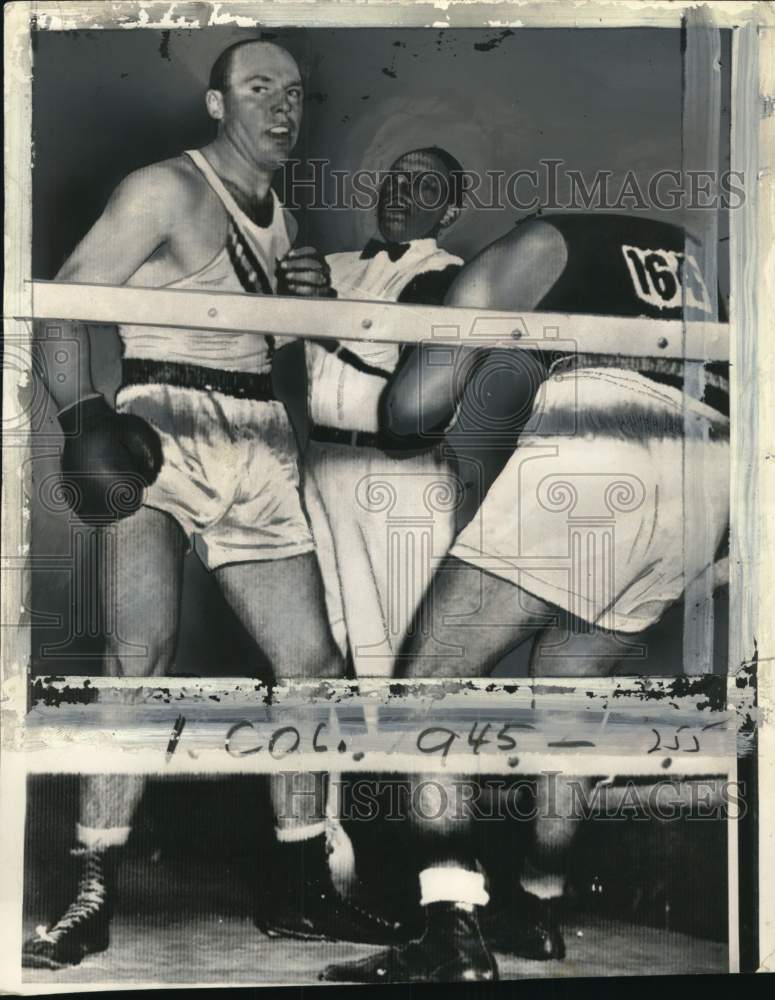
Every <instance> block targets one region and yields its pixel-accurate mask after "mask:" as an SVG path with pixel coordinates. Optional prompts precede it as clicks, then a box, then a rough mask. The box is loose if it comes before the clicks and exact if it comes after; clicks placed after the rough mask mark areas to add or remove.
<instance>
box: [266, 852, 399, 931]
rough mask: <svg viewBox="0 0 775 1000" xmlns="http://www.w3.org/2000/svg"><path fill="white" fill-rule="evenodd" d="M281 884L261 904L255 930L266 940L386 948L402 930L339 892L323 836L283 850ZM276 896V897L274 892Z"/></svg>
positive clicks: (278, 872)
mask: <svg viewBox="0 0 775 1000" xmlns="http://www.w3.org/2000/svg"><path fill="white" fill-rule="evenodd" d="M279 850H280V852H281V854H282V855H284V857H283V859H282V861H281V864H280V865H279V866H278V870H277V874H278V875H279V879H280V880H281V881H278V883H277V885H276V886H274V887H270V891H269V892H267V891H263V892H262V893H261V894H260V896H259V899H258V906H257V912H256V915H255V924H256V926H257V927H258V929H259V930H260V931H262V932H263V933H264V934H266V935H267V937H289V938H298V939H301V940H308V941H353V942H360V943H363V944H387V943H391V942H393V941H397V940H399V939H400V933H401V927H400V925H399V924H398V923H397V922H394V921H390V920H386V919H384V918H383V917H381V916H378V915H377V914H375V913H372V912H371V911H370V910H368V909H366V908H365V907H363V906H359V905H358V904H357V903H356V902H354V900H352V899H351V898H349V897H345V896H343V895H341V894H340V893H339V892H337V890H336V888H335V886H334V883H333V880H332V878H331V870H330V868H329V865H328V855H327V848H326V838H325V835H324V834H321V835H319V836H317V837H312V838H310V839H309V840H304V841H300V842H299V843H290V844H283V845H281V846H280V848H279ZM272 890H273V891H272Z"/></svg>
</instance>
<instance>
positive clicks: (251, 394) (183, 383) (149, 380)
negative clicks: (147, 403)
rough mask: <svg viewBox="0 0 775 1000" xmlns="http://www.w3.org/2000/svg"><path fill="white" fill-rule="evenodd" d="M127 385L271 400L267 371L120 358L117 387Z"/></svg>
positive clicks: (271, 388) (273, 395) (270, 385)
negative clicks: (230, 369)
mask: <svg viewBox="0 0 775 1000" xmlns="http://www.w3.org/2000/svg"><path fill="white" fill-rule="evenodd" d="M130 385H169V386H174V387H175V388H177V389H198V390H200V391H201V392H220V393H222V394H223V395H224V396H233V397H234V398H235V399H253V400H256V401H257V402H269V401H270V400H273V399H275V398H276V397H275V393H274V389H273V387H272V376H271V374H270V373H269V372H260V373H254V372H231V371H226V370H224V369H223V368H206V367H205V366H204V365H190V364H187V363H185V362H180V361H153V360H151V359H149V358H124V359H123V361H122V363H121V387H122V388H124V387H126V386H130Z"/></svg>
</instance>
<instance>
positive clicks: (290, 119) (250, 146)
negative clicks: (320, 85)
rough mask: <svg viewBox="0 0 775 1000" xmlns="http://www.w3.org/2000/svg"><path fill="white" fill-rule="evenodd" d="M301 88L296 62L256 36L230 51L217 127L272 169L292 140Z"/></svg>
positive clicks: (298, 117)
mask: <svg viewBox="0 0 775 1000" xmlns="http://www.w3.org/2000/svg"><path fill="white" fill-rule="evenodd" d="M302 99H303V89H302V82H301V74H300V73H299V67H298V66H297V65H296V63H295V61H294V60H293V58H292V57H291V55H290V54H289V53H288V52H286V51H285V49H281V48H280V47H279V46H277V45H272V44H270V43H268V42H256V43H255V45H244V46H242V48H240V49H237V51H236V52H235V53H234V55H233V57H232V62H231V67H230V71H229V86H228V87H227V88H226V91H225V92H224V94H223V117H222V122H223V128H224V131H225V132H226V133H227V134H228V136H229V138H230V139H231V140H232V141H233V142H234V144H235V145H236V146H237V148H238V149H239V150H240V152H241V153H242V154H243V155H244V156H246V157H247V158H248V159H249V160H251V161H252V162H253V163H254V164H255V165H256V166H258V167H262V168H264V169H270V170H276V169H277V167H278V166H279V165H280V164H281V163H282V162H283V161H284V160H286V159H287V158H288V156H289V154H290V152H291V150H292V149H293V147H294V146H295V145H296V140H297V138H298V135H299V126H300V124H301V112H302Z"/></svg>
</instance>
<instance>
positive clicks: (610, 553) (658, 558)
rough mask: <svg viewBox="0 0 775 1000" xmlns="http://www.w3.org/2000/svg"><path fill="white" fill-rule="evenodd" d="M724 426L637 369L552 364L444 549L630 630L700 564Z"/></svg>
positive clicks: (724, 451)
mask: <svg viewBox="0 0 775 1000" xmlns="http://www.w3.org/2000/svg"><path fill="white" fill-rule="evenodd" d="M606 420H608V421H609V423H608V424H606ZM728 433H729V421H728V419H727V418H725V417H723V416H721V415H720V414H719V413H717V412H716V411H715V410H713V409H712V408H710V407H708V406H706V405H705V404H704V403H701V402H699V401H696V400H693V399H690V398H688V397H685V396H684V394H683V393H682V392H681V391H679V390H678V389H675V388H673V387H672V386H668V385H661V384H658V383H656V382H654V381H652V380H650V379H648V378H646V377H644V376H643V375H641V374H639V373H637V372H631V371H625V370H622V369H614V368H598V369H581V370H578V371H575V372H571V373H568V372H565V373H562V374H557V375H553V376H550V377H549V378H548V379H547V380H546V382H545V383H544V384H543V386H542V388H541V391H540V393H539V395H538V397H537V399H536V403H535V405H534V408H533V413H532V415H531V418H530V421H529V424H528V426H527V428H526V430H525V432H524V433H523V436H522V438H521V440H520V443H519V446H518V447H517V449H516V450H515V452H514V454H513V455H512V457H511V458H510V459H509V461H508V463H507V464H506V466H505V467H504V469H503V470H502V471H501V473H500V475H499V476H498V478H497V479H496V480H495V482H494V483H493V485H492V487H491V488H490V490H489V492H488V493H487V496H486V497H485V499H484V501H483V503H482V505H481V507H480V508H479V511H478V513H477V514H476V515H475V517H474V518H473V520H472V521H471V522H469V524H468V525H467V526H466V527H465V529H464V530H463V531H462V532H461V533H460V535H459V536H458V538H457V539H456V541H455V543H454V545H453V546H452V548H451V550H450V551H451V554H452V555H453V556H455V557H456V558H457V559H460V560H462V561H463V562H467V563H470V564H473V565H476V566H478V567H480V568H481V569H483V570H486V571H487V572H488V573H491V574H494V575H495V576H498V577H500V578H502V579H504V580H509V581H510V582H512V583H513V584H515V585H516V586H518V587H519V588H521V589H522V590H525V591H527V592H529V593H531V594H533V595H534V596H535V597H538V598H540V599H542V600H544V601H546V602H548V603H549V604H553V605H555V606H556V607H559V608H562V609H564V610H566V611H569V612H571V613H572V614H574V615H576V616H577V617H578V618H580V619H582V620H583V621H586V622H588V623H590V624H593V625H597V626H599V627H601V628H604V629H608V630H617V631H621V632H640V631H642V630H643V629H645V628H647V627H648V626H649V625H652V624H653V623H655V622H656V621H658V620H659V618H661V616H662V614H663V613H664V611H665V610H666V608H667V607H668V606H669V605H670V604H672V603H674V602H675V601H676V600H678V599H679V598H680V596H681V594H682V593H683V591H684V588H685V587H686V585H687V584H688V583H689V582H691V581H692V580H693V579H695V578H696V577H698V576H699V574H701V573H703V572H705V571H707V570H708V568H709V567H710V566H711V565H712V562H713V558H714V554H715V551H716V548H717V547H718V545H719V543H720V542H721V540H722V537H723V535H724V533H725V531H726V530H727V524H728V519H729V443H728ZM685 477H700V478H699V480H696V481H695V482H700V483H701V484H702V495H703V497H704V506H703V508H702V509H701V510H688V509H685V500H684V496H685V485H684V484H685ZM695 492H696V491H695ZM690 518H704V519H705V523H704V531H703V532H702V533H701V537H704V538H705V540H706V543H707V542H710V544H709V545H708V544H706V545H705V546H700V545H697V544H692V542H691V540H692V537H696V536H692V534H691V532H687V531H686V530H685V523H686V519H690ZM687 539H688V540H689V542H688V543H687ZM701 548H702V551H700V549H701Z"/></svg>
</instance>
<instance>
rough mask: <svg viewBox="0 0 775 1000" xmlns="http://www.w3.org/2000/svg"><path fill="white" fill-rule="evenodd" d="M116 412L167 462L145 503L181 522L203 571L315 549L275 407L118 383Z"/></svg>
mask: <svg viewBox="0 0 775 1000" xmlns="http://www.w3.org/2000/svg"><path fill="white" fill-rule="evenodd" d="M116 409H117V410H118V411H119V412H121V413H134V414H136V415H137V416H139V417H142V418H143V419H144V420H147V421H148V422H149V423H150V424H152V425H153V427H154V428H155V429H156V431H157V432H158V434H159V437H160V438H161V444H162V454H163V458H164V462H163V465H162V468H161V472H160V473H159V476H158V478H157V479H156V481H155V482H154V483H153V484H152V485H151V486H150V487H148V488H147V490H146V493H145V500H144V503H145V505H146V506H148V507H153V508H155V509H157V510H162V511H166V512H167V513H168V514H170V515H171V516H172V517H173V518H174V519H175V520H176V521H177V522H178V524H180V526H181V528H182V529H183V531H184V532H185V533H186V535H187V536H188V538H189V540H190V541H192V542H194V543H195V546H196V550H197V553H198V554H199V555H200V557H201V558H202V560H203V562H204V563H205V565H206V566H207V567H208V568H209V569H216V568H217V567H219V566H224V565H226V564H228V563H241V562H257V561H263V560H269V559H285V558H288V557H289V556H296V555H301V554H303V553H305V552H311V551H313V549H314V545H313V542H312V535H311V533H310V529H309V525H308V523H307V518H306V516H305V514H304V511H303V509H302V504H301V498H300V494H299V469H298V464H297V448H296V439H295V436H294V433H293V428H292V427H291V424H290V421H289V419H288V414H287V412H286V410H285V407H284V406H283V404H282V403H280V402H277V401H275V400H269V401H263V400H262V401H257V400H253V399H238V398H235V397H232V396H228V395H225V394H224V393H220V392H208V391H205V390H201V389H190V388H181V387H178V386H170V385H160V384H155V383H154V384H150V385H143V384H139V385H128V386H124V387H123V388H122V389H120V390H119V393H118V395H117V397H116Z"/></svg>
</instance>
